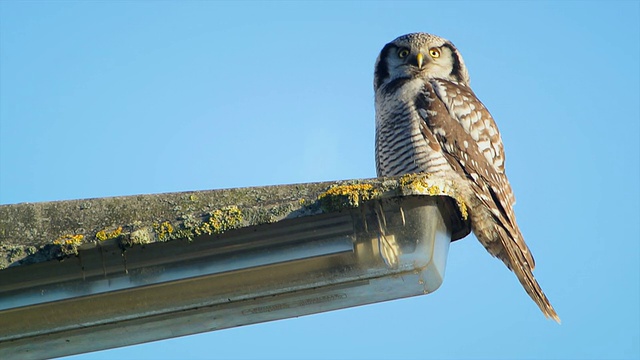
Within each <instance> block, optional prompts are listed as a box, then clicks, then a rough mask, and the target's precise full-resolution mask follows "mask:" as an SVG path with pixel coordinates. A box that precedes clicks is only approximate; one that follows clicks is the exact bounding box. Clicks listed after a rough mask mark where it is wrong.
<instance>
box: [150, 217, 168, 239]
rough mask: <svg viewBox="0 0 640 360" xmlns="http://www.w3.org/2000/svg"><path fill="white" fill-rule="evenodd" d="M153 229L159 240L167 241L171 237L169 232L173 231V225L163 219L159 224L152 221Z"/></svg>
mask: <svg viewBox="0 0 640 360" xmlns="http://www.w3.org/2000/svg"><path fill="white" fill-rule="evenodd" d="M153 230H155V232H156V234H157V235H158V240H159V241H167V240H170V239H171V234H172V233H173V225H171V223H170V222H168V221H165V222H163V223H161V224H158V223H154V224H153Z"/></svg>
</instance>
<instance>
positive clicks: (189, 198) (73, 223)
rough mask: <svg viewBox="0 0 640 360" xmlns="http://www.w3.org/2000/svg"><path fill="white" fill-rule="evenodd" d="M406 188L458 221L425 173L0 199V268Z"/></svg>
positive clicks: (330, 206) (445, 182)
mask: <svg viewBox="0 0 640 360" xmlns="http://www.w3.org/2000/svg"><path fill="white" fill-rule="evenodd" d="M407 195H429V196H443V195H444V196H449V197H451V198H453V199H455V200H456V202H457V204H458V210H459V213H460V216H461V217H462V218H463V220H466V217H467V214H466V206H465V204H464V203H463V202H462V201H461V200H460V197H459V196H458V195H457V193H456V189H455V185H454V184H453V182H452V181H451V180H449V179H442V178H440V179H435V178H431V177H430V176H429V175H426V174H420V175H405V176H402V177H397V178H377V179H356V180H342V181H334V182H319V183H306V184H292V185H277V186H263V187H249V188H234V189H221V190H206V191H188V192H179V193H164V194H150V195H134V196H120V197H107V198H96V199H82V200H69V201H54V202H42V203H21V204H11V205H0V269H4V268H6V267H9V266H18V265H24V264H30V263H37V262H42V261H48V260H52V259H56V258H62V257H65V256H73V255H75V254H77V251H78V249H81V248H83V247H91V246H95V243H96V242H101V241H117V242H118V243H119V244H120V245H121V246H122V247H123V248H126V247H129V246H135V245H139V244H149V243H153V242H158V241H173V240H179V239H192V238H193V237H195V236H199V235H202V234H209V235H211V234H222V233H224V232H225V231H228V230H232V229H238V228H242V227H248V226H255V225H261V224H267V223H274V222H277V221H280V220H283V219H289V218H297V217H302V216H310V215H317V214H321V213H324V212H332V211H336V210H340V209H342V208H352V207H357V206H359V205H360V204H361V203H362V202H364V201H369V200H374V199H381V198H385V197H395V196H407Z"/></svg>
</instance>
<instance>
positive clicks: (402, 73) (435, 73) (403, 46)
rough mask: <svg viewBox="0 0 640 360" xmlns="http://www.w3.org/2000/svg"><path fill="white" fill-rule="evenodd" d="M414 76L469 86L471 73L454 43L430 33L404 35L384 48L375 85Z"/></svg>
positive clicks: (375, 87) (376, 86)
mask: <svg viewBox="0 0 640 360" xmlns="http://www.w3.org/2000/svg"><path fill="white" fill-rule="evenodd" d="M414 77H423V78H435V79H445V80H451V81H456V82H458V83H460V84H461V85H466V86H469V73H468V72H467V68H466V66H465V65H464V61H463V60H462V55H460V53H459V52H458V49H456V47H455V46H453V44H452V43H451V42H450V41H449V40H446V39H443V38H441V37H438V36H435V35H431V34H427V33H413V34H407V35H402V36H400V37H398V38H397V39H395V40H393V41H392V42H390V43H388V44H387V45H385V46H384V47H383V48H382V51H380V55H379V56H378V60H376V68H375V74H374V84H373V86H374V89H375V90H376V91H377V90H378V88H380V87H381V86H383V85H385V84H389V83H390V82H392V81H393V80H396V79H410V78H414Z"/></svg>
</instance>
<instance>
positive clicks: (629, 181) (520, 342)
mask: <svg viewBox="0 0 640 360" xmlns="http://www.w3.org/2000/svg"><path fill="white" fill-rule="evenodd" d="M639 18H640V5H639V2H637V1H624V2H623V1H610V2H606V3H605V2H577V1H572V2H569V1H566V2H537V1H536V2H533V1H530V2H506V1H499V2H476V1H473V2H461V1H455V2H417V1H416V2H398V3H396V2H349V3H342V2H328V3H321V2H304V3H302V2H301V3H296V2H255V3H254V2H238V3H231V2H213V1H212V2H203V1H193V2H177V1H162V2H160V1H158V2H154V1H133V2H131V1H91V2H73V1H64V2H55V1H28V2H27V1H21V2H17V1H2V2H0V203H2V204H9V203H18V202H37V201H51V200H65V199H77V198H90V197H105V196H114V195H131V194H142V193H158V192H174V191H185V190H204V189H218V188H229V187H244V186H260V185H271V184H287V183H302V182H314V181H321V180H335V179H352V178H369V177H375V167H374V150H373V137H374V109H373V90H372V77H373V65H374V61H375V59H376V56H377V55H378V52H379V51H380V49H381V48H382V46H383V45H384V44H385V43H387V42H388V41H390V40H392V39H393V38H395V37H396V36H398V35H401V34H404V33H408V32H414V31H424V32H431V33H434V34H438V35H440V36H443V37H446V38H448V39H450V40H452V41H453V42H454V43H455V44H456V45H457V47H458V48H459V49H460V50H461V51H462V54H463V56H464V58H465V61H466V63H467V65H468V67H469V71H470V74H471V85H472V87H473V89H474V90H475V92H476V94H477V95H478V96H479V97H480V99H481V100H482V101H483V102H484V103H485V105H486V106H487V107H488V108H489V109H490V111H491V112H492V113H493V115H494V117H495V118H496V120H497V122H498V125H499V126H500V129H501V131H502V136H503V139H504V143H505V147H506V152H507V173H508V175H509V177H510V180H511V183H512V185H513V188H514V191H515V193H516V197H517V199H518V204H517V205H516V213H517V215H518V221H519V223H520V226H521V228H522V231H523V233H524V235H525V238H526V239H527V241H528V243H529V246H530V248H531V249H532V251H533V253H534V255H535V257H536V260H537V268H536V271H535V274H536V276H537V277H538V279H539V281H540V283H541V284H542V286H543V288H544V290H545V291H546V293H547V295H548V296H549V298H550V299H551V301H552V303H553V305H554V306H555V308H556V310H557V311H558V313H559V315H560V317H561V318H562V321H563V323H562V325H557V324H555V323H554V322H552V321H550V320H546V319H545V318H544V317H543V316H542V314H541V313H540V312H539V310H538V308H537V307H536V306H535V305H534V303H533V302H532V301H531V300H530V299H529V298H528V296H527V295H526V294H525V292H524V291H523V290H522V289H521V287H520V284H519V283H518V281H517V280H516V278H515V276H514V275H512V274H511V273H510V272H509V271H508V270H507V269H506V268H505V267H504V266H503V265H502V264H501V263H500V262H499V261H497V260H495V259H493V258H491V257H490V256H489V255H488V254H487V253H486V252H485V251H484V249H483V248H482V247H481V246H480V245H479V243H478V242H477V241H476V240H475V238H474V237H473V236H470V237H468V238H466V239H465V240H462V241H459V242H457V243H455V244H453V245H452V247H451V249H450V253H449V261H448V267H447V273H446V278H445V282H444V284H443V286H442V287H441V288H440V289H439V290H438V291H436V292H435V293H433V294H431V295H427V296H420V297H416V298H411V299H404V300H398V301H392V302H387V303H382V304H376V305H370V306H364V307H358V308H353V309H346V310H341V311H335V312H330V313H324V314H318V315H313V316H307V317H302V318H297V319H290V320H283V321H277V322H271V323H265V324H258V325H252V326H246V327H241V328H236V329H229V330H222V331H217V332H211V333H206V334H201V335H196V336H190V337H184V338H178V339H173V340H167V341H161V342H154V343H148V344H144V345H139V346H132V347H126V348H121V349H115V350H109V351H104V352H96V353H91V354H85V355H82V356H78V357H77V358H78V359H113V358H122V359H183V358H192V359H213V358H220V359H345V358H348V359H360V358H362V359H418V358H456V359H458V358H491V359H516V358H531V359H534V358H535V359H539V358H557V359H576V358H616V359H619V358H629V359H631V358H636V359H637V358H638V357H640V350H639V349H640V345H639V343H640V340H639V338H640V313H639V304H640V298H639V290H640V278H639V273H640V264H639V258H640V249H639V242H640V239H639V234H640V226H639V223H640V193H639V188H640V145H639V142H640V141H639V138H640V126H639V123H640V75H639V72H640V56H639V53H640V25H639Z"/></svg>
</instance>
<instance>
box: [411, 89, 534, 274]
mask: <svg viewBox="0 0 640 360" xmlns="http://www.w3.org/2000/svg"><path fill="white" fill-rule="evenodd" d="M416 106H417V107H418V113H419V114H420V116H421V118H422V119H423V120H424V123H423V126H424V128H423V131H422V133H423V135H424V137H425V139H426V140H427V143H429V145H430V146H432V147H434V146H439V148H440V149H441V151H442V153H443V154H444V156H445V158H446V159H447V161H448V162H449V164H450V165H451V167H452V168H453V169H454V170H455V171H456V172H458V174H460V175H462V176H463V177H465V178H466V179H468V180H469V184H470V186H471V188H472V189H473V192H474V194H475V195H476V197H477V198H478V199H479V200H480V201H482V202H483V203H484V204H485V205H486V206H487V208H488V209H490V210H491V213H492V215H493V217H494V218H495V220H496V222H497V223H498V224H500V225H501V226H502V227H503V229H504V230H505V231H506V233H507V234H509V236H507V237H508V239H503V241H509V242H512V243H513V244H515V245H516V247H517V248H518V249H519V250H520V251H519V253H521V256H522V257H523V258H524V260H526V262H527V263H528V264H529V266H530V267H531V269H533V268H534V267H535V262H534V259H533V256H532V255H531V252H530V251H529V247H528V246H527V245H526V244H525V242H524V239H523V237H522V234H521V233H520V230H519V228H518V226H517V224H516V220H515V213H514V211H513V204H514V196H513V191H512V190H511V185H510V184H509V181H508V179H507V176H506V175H505V172H504V150H503V146H502V141H501V139H500V133H499V132H498V128H497V126H496V124H495V122H494V120H493V117H492V116H491V114H489V111H487V109H486V108H485V107H484V105H483V104H482V103H481V102H480V101H479V100H478V99H477V98H476V97H475V95H474V94H473V92H472V91H471V90H470V89H468V88H466V87H463V86H459V85H456V84H454V83H451V82H448V81H443V80H431V81H430V82H428V83H427V84H426V85H425V88H424V91H423V92H421V93H420V94H419V95H418V98H417V99H416ZM503 245H504V248H502V247H498V248H494V249H493V250H494V251H495V253H494V255H495V256H498V257H499V258H500V259H502V260H503V261H505V260H506V261H505V263H506V264H507V266H509V267H511V265H510V260H511V259H510V257H511V256H508V255H507V254H506V253H505V252H507V251H508V250H509V248H510V246H509V244H503ZM492 253H493V252H492Z"/></svg>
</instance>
